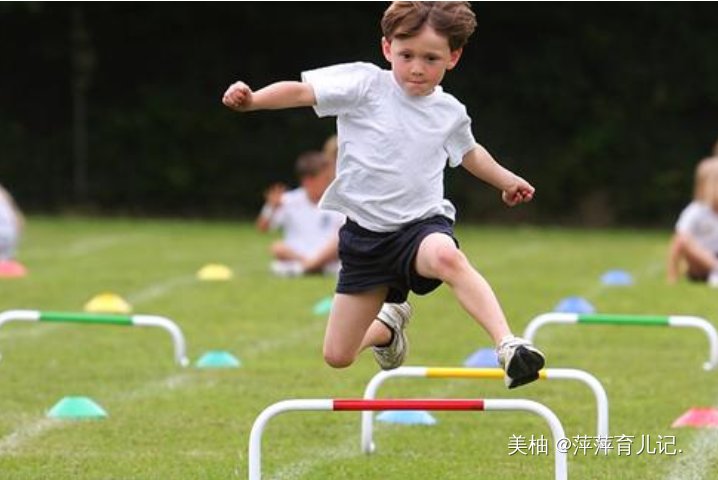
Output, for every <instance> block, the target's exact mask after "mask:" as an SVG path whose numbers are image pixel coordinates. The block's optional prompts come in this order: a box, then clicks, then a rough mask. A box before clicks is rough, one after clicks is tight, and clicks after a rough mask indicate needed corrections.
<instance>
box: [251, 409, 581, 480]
mask: <svg viewBox="0 0 718 480" xmlns="http://www.w3.org/2000/svg"><path fill="white" fill-rule="evenodd" d="M363 410H371V411H380V410H453V411H456V410H462V411H467V410H473V411H525V412H531V413H534V414H536V415H538V416H540V417H541V418H543V419H544V420H545V421H546V423H547V424H548V426H549V428H550V429H551V435H552V437H553V446H554V463H555V479H556V480H568V457H567V454H566V449H565V448H564V446H565V445H563V442H564V441H565V438H566V434H565V432H564V429H563V425H561V421H560V420H559V419H558V417H557V416H556V414H554V413H553V412H552V411H551V410H550V409H549V408H548V407H546V406H545V405H543V404H541V403H538V402H535V401H533V400H523V399H485V400H480V399H463V400H461V399H456V400H445V399H430V400H416V399H407V400H365V399H347V400H333V399H296V400H283V401H280V402H277V403H275V404H272V405H270V406H269V407H267V408H265V409H264V410H263V411H262V413H260V414H259V416H258V417H257V418H256V420H255V421H254V424H253V425H252V430H251V432H250V435H249V465H248V471H249V480H261V479H262V434H263V433H264V429H265V428H266V426H267V423H268V422H269V420H271V419H272V418H273V417H275V416H276V415H279V414H280V413H284V412H291V411H363Z"/></svg>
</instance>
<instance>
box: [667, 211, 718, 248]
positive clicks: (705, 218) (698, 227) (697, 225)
mask: <svg viewBox="0 0 718 480" xmlns="http://www.w3.org/2000/svg"><path fill="white" fill-rule="evenodd" d="M676 232H678V233H682V234H685V235H690V236H691V237H693V238H694V239H695V241H696V242H698V244H699V245H701V246H702V247H704V248H706V249H708V250H710V251H711V252H714V253H718V214H717V213H716V212H715V211H713V209H712V208H711V207H709V206H708V205H706V204H704V203H701V202H696V201H694V202H691V203H690V204H688V206H687V207H686V208H684V209H683V211H682V212H681V214H680V216H679V217H678V221H677V222H676Z"/></svg>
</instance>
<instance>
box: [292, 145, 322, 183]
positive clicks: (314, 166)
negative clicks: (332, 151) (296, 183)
mask: <svg viewBox="0 0 718 480" xmlns="http://www.w3.org/2000/svg"><path fill="white" fill-rule="evenodd" d="M328 164H329V162H328V161H327V158H326V157H325V156H324V154H323V153H322V152H317V151H314V150H310V151H308V152H304V153H302V154H301V155H299V157H298V158H297V162H296V164H295V165H294V169H295V171H296V172H297V176H298V177H299V178H302V177H315V176H316V175H318V174H319V173H320V172H321V171H322V170H324V169H325V168H326V167H327V165H328Z"/></svg>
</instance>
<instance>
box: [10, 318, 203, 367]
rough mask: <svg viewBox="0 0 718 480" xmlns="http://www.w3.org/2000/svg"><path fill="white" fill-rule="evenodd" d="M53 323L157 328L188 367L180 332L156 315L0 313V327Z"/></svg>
mask: <svg viewBox="0 0 718 480" xmlns="http://www.w3.org/2000/svg"><path fill="white" fill-rule="evenodd" d="M14 321H22V322H53V323H80V324H85V325H90V324H93V325H122V326H128V327H159V328H162V329H164V330H166V331H167V332H168V333H169V334H170V335H171V336H172V342H173V343H174V351H175V361H176V362H177V363H178V364H179V365H181V366H183V367H186V366H187V365H189V359H188V358H187V346H186V342H185V338H184V335H183V334H182V330H180V328H179V327H178V326H177V324H176V323H175V322H173V321H172V320H170V319H169V318H165V317H160V316H157V315H116V314H105V313H84V312H53V311H43V312H41V311H39V310H7V311H4V312H2V313H0V327H2V326H3V325H4V324H6V323H8V322H14Z"/></svg>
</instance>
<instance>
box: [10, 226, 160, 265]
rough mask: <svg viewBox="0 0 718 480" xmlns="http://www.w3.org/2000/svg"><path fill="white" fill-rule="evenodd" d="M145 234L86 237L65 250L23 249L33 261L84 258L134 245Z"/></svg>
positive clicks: (64, 248) (145, 235)
mask: <svg viewBox="0 0 718 480" xmlns="http://www.w3.org/2000/svg"><path fill="white" fill-rule="evenodd" d="M147 237H148V235H147V234H145V233H133V234H127V233H114V234H105V235H93V236H84V237H82V238H80V239H78V240H75V241H74V242H71V243H70V244H69V245H67V246H66V247H63V248H57V247H52V248H47V247H36V248H33V247H26V248H23V249H22V256H23V258H30V259H32V260H37V259H44V258H57V257H58V255H59V256H61V257H72V258H76V257H83V256H85V255H89V254H91V253H96V252H100V251H102V250H106V249H108V248H113V247H115V246H117V245H120V244H123V243H133V242H138V241H141V240H145V239H147Z"/></svg>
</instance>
